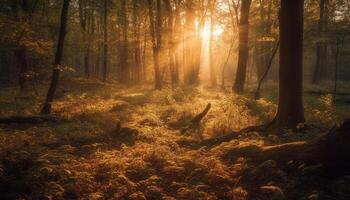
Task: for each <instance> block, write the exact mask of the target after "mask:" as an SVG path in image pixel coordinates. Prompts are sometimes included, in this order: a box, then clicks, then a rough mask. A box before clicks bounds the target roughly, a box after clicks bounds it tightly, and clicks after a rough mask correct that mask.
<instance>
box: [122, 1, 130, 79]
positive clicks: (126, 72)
mask: <svg viewBox="0 0 350 200" xmlns="http://www.w3.org/2000/svg"><path fill="white" fill-rule="evenodd" d="M120 3H121V10H120V23H121V28H122V29H121V35H122V38H121V40H122V41H121V45H120V52H119V54H120V67H121V82H122V83H124V84H125V83H130V79H131V78H130V69H129V64H128V57H129V46H128V16H127V5H126V0H121V1H120Z"/></svg>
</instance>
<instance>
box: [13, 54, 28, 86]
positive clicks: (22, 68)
mask: <svg viewBox="0 0 350 200" xmlns="http://www.w3.org/2000/svg"><path fill="white" fill-rule="evenodd" d="M15 56H16V62H17V69H18V70H19V72H18V83H19V87H20V89H21V90H22V91H24V90H25V89H26V88H27V86H28V85H27V82H28V78H27V73H28V60H27V50H26V48H25V47H19V48H18V49H16V50H15Z"/></svg>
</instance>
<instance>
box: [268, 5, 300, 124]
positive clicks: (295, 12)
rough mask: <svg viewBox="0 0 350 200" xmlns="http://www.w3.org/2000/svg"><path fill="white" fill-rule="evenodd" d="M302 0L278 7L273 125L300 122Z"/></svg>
mask: <svg viewBox="0 0 350 200" xmlns="http://www.w3.org/2000/svg"><path fill="white" fill-rule="evenodd" d="M303 10H304V1H303V0H294V1H288V0H282V1H281V10H280V69H279V103H278V111H277V114H276V117H275V119H274V121H273V123H272V124H273V125H274V126H277V127H287V128H295V127H296V126H297V125H298V124H299V123H303V122H304V121H305V119H304V108H303V99H302V91H303V58H302V57H303Z"/></svg>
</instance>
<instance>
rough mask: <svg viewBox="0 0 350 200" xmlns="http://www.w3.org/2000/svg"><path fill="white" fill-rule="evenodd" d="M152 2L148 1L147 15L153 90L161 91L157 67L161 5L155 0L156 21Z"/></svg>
mask: <svg viewBox="0 0 350 200" xmlns="http://www.w3.org/2000/svg"><path fill="white" fill-rule="evenodd" d="M152 4H153V1H152V0H148V9H149V10H148V11H149V12H148V14H149V19H150V30H151V37H152V45H153V62H154V79H155V89H156V90H160V89H162V78H161V73H160V66H159V56H160V49H161V40H162V37H161V36H162V34H161V30H162V28H161V27H162V19H161V5H160V0H157V16H156V19H154V14H153V6H152ZM155 20H156V25H157V26H156V27H155V22H154V21H155Z"/></svg>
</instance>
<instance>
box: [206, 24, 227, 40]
mask: <svg viewBox="0 0 350 200" xmlns="http://www.w3.org/2000/svg"><path fill="white" fill-rule="evenodd" d="M223 32H224V29H223V27H220V26H214V30H213V36H214V37H219V36H220V35H221V34H222V33H223ZM202 36H203V38H210V24H208V23H206V24H205V26H204V28H203V29H202Z"/></svg>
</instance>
